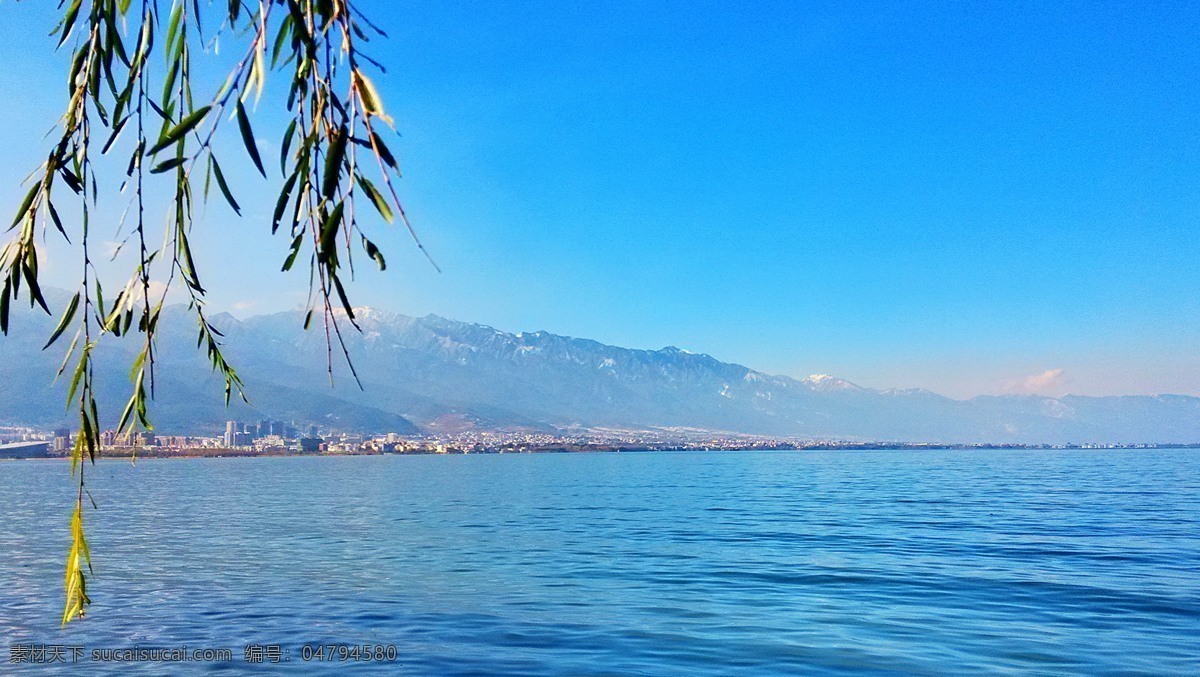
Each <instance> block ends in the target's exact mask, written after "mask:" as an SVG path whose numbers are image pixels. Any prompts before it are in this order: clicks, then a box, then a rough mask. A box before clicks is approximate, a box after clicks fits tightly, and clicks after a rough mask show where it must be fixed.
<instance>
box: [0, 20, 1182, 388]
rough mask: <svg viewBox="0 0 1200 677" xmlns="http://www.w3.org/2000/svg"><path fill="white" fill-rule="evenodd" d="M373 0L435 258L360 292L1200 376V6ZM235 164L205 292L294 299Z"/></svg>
mask: <svg viewBox="0 0 1200 677" xmlns="http://www.w3.org/2000/svg"><path fill="white" fill-rule="evenodd" d="M362 4H363V6H364V8H366V9H367V10H368V11H369V12H370V14H371V16H372V17H373V18H374V19H375V20H376V21H377V22H378V23H380V24H382V25H383V26H385V27H386V29H387V30H388V31H389V33H390V35H391V39H390V40H387V41H384V42H379V41H376V42H373V43H372V46H373V49H372V51H371V53H372V54H373V55H374V56H375V57H376V58H377V59H378V60H380V61H382V62H383V63H385V64H386V65H387V66H388V69H389V72H388V74H387V75H385V76H381V77H379V78H378V79H377V84H378V85H379V88H380V90H381V93H382V94H383V96H384V98H385V100H386V102H387V105H388V109H389V112H390V113H391V114H392V115H393V116H394V117H395V118H396V123H397V128H398V130H399V131H400V133H401V134H402V137H401V138H400V139H399V140H398V141H397V142H396V144H395V145H396V147H397V149H398V151H399V155H400V157H401V161H402V164H403V166H404V169H405V178H404V180H403V181H402V182H401V186H400V188H401V193H402V198H403V199H404V200H405V203H406V206H407V208H408V209H409V210H410V213H411V215H412V217H413V219H414V221H415V223H416V225H417V228H418V229H419V230H420V232H421V235H422V237H423V239H424V240H425V241H426V244H427V246H428V247H429V249H430V250H431V251H432V253H433V255H434V256H435V258H436V259H437V260H438V262H439V263H440V264H441V265H442V267H443V268H444V272H443V273H441V274H437V273H435V272H434V271H433V270H432V268H431V267H429V266H428V265H427V264H425V263H423V261H422V260H421V258H420V257H419V255H417V253H416V252H415V250H414V248H413V247H412V246H411V245H410V244H409V243H408V242H407V241H406V239H405V237H404V236H403V234H402V233H401V232H400V231H397V230H394V229H391V230H388V229H385V228H383V227H382V226H381V227H380V230H379V231H378V232H379V233H380V235H379V237H378V240H379V241H380V243H381V244H382V245H385V246H386V249H385V251H386V252H387V253H388V254H389V262H390V263H391V264H392V265H391V266H390V267H389V270H388V271H387V273H385V274H382V275H380V274H378V273H374V272H369V271H367V272H362V274H361V275H360V276H359V279H358V281H357V283H356V285H355V289H354V296H355V299H356V301H357V302H359V303H362V304H369V305H375V306H380V307H385V308H389V309H392V310H396V311H398V312H404V313H408V314H424V313H429V312H433V313H437V314H441V315H446V316H449V317H454V318H456V319H463V320H470V321H476V322H482V323H486V324H490V325H493V326H496V327H498V328H501V329H506V330H511V331H520V330H537V329H545V330H548V331H553V332H556V333H562V334H568V335H575V336H586V337H590V338H595V339H597V340H601V341H604V342H608V343H615V344H619V345H625V346H630V347H642V348H658V347H662V346H664V345H668V344H673V345H679V346H681V347H684V348H688V349H691V350H696V351H702V352H707V353H710V354H712V355H714V356H716V357H718V358H720V359H724V360H729V361H736V362H740V363H743V364H746V365H748V366H751V367H755V368H758V369H762V370H765V371H769V372H773V373H785V374H789V375H793V376H803V375H806V374H809V373H818V372H827V373H832V374H836V375H838V376H842V377H844V378H848V379H850V380H853V381H855V382H857V383H860V384H862V385H867V386H872V387H917V386H919V387H927V388H930V389H932V390H936V391H938V392H943V393H946V394H950V395H953V396H960V397H965V396H971V395H976V394H980V393H1003V392H1044V393H1048V394H1061V393H1065V392H1075V393H1082V394H1112V393H1158V392H1177V393H1189V394H1198V395H1200V350H1198V348H1200V326H1198V320H1200V312H1198V311H1200V303H1198V302H1197V300H1196V297H1197V294H1196V291H1197V290H1198V289H1200V266H1198V265H1197V256H1198V254H1200V7H1198V6H1197V5H1195V4H1194V3H1166V2H1163V3H1153V4H1143V3H1125V4H1119V3H1103V4H1101V3H1054V4H1053V6H1051V4H1050V3H893V4H885V3H874V2H872V3H862V4H853V3H828V4H818V3H798V2H781V3H770V2H755V3H734V2H723V3H718V2H689V3H635V2H629V3H619V2H612V3H537V2H521V3H516V2H511V3H509V2H495V3H460V4H455V3H448V2H437V3H433V2H406V1H396V2H390V1H389V2H384V1H383V0H375V1H373V2H363V3H362ZM52 10H53V3H18V4H8V5H6V6H4V7H3V9H2V10H0V11H3V13H4V18H5V21H4V22H3V24H2V25H3V28H2V29H0V30H2V31H3V35H2V38H3V39H0V58H2V59H3V63H6V64H10V66H7V67H5V68H3V69H0V93H3V95H4V97H5V98H6V99H7V101H6V102H5V106H4V107H3V111H0V123H2V124H3V129H5V130H6V133H5V141H6V144H5V145H6V151H5V154H4V160H5V161H4V162H3V163H2V164H3V166H2V167H0V182H2V183H0V205H2V204H8V205H10V206H9V207H6V209H8V210H9V211H11V210H12V209H13V208H15V204H16V201H17V200H18V199H19V194H20V190H19V189H18V188H17V184H18V183H19V181H20V180H21V179H22V178H23V177H24V175H25V174H26V173H27V172H28V171H29V170H30V169H32V168H33V167H34V166H35V165H36V164H37V162H38V161H39V160H40V155H41V154H42V152H43V150H42V149H43V147H44V145H45V143H46V142H45V141H44V140H42V139H41V138H40V136H41V134H43V133H44V132H45V131H46V129H48V127H49V124H50V122H51V121H52V120H53V119H54V117H55V116H56V115H57V114H58V111H60V110H61V107H62V106H63V104H64V94H63V92H64V87H62V85H61V84H60V81H61V80H62V77H63V76H62V72H63V68H64V63H63V59H62V58H61V57H59V58H44V57H43V55H46V54H48V53H49V50H50V49H51V48H52V46H53V44H52V43H51V42H50V40H49V38H48V37H45V35H46V33H47V32H48V31H49V29H50V27H51V26H52V25H53V21H52V19H51V15H52ZM15 63H21V64H22V65H23V67H21V68H14V67H12V66H11V64H15ZM214 72H215V70H214ZM279 94H280V92H279V91H278V90H275V89H274V88H271V87H269V88H268V91H267V94H266V95H265V96H264V100H263V102H262V104H261V105H260V107H259V110H258V112H257V114H256V125H257V126H258V130H259V132H260V133H261V134H263V135H264V136H272V137H277V136H278V132H279V131H281V127H280V125H279V124H278V120H279V116H278V113H277V109H278V108H279V107H280V103H279V99H278V95H279ZM277 143H278V142H277V141H276V140H275V139H274V138H272V139H268V140H266V141H265V142H264V144H263V145H264V155H270V154H272V153H273V152H274V150H275V148H277V145H276V144H277ZM232 150H236V149H232ZM226 155H230V156H234V155H235V153H231V152H227V153H226ZM230 164H231V162H230V161H229V160H225V161H224V162H223V165H225V166H226V172H227V173H228V174H231V175H233V176H234V177H235V178H236V183H237V184H238V185H237V187H236V188H235V192H236V193H237V194H238V198H239V200H240V201H242V203H243V205H244V206H245V207H246V209H245V212H246V217H245V218H243V219H241V220H238V219H236V218H235V217H233V215H232V214H231V213H230V212H228V210H227V209H223V206H222V205H220V204H216V203H214V204H213V205H211V206H210V208H209V210H208V213H207V215H206V217H205V218H204V219H203V220H202V221H201V222H200V223H198V224H197V228H201V229H204V230H203V231H200V232H208V233H211V234H212V235H213V238H212V239H211V240H210V241H209V242H208V243H207V244H206V245H204V246H202V247H201V248H200V252H199V253H200V257H201V261H200V264H201V265H202V266H203V268H204V269H207V270H208V271H209V272H208V280H207V283H208V285H209V286H210V289H211V292H212V296H211V298H212V304H213V306H214V307H216V308H224V309H230V310H232V311H233V312H234V313H235V314H242V315H246V314H254V313H259V312H267V311H272V310H280V309H290V308H293V307H296V306H297V305H298V304H299V303H302V300H303V296H304V292H305V289H306V284H307V277H306V275H304V274H293V275H279V274H276V273H275V271H277V270H278V266H279V263H280V262H281V260H282V258H283V256H284V254H285V248H286V245H287V242H285V241H284V239H283V238H278V239H272V238H271V237H270V236H269V225H268V224H267V223H266V219H267V214H268V213H269V211H270V208H271V205H272V204H273V196H272V193H273V191H274V190H275V189H276V188H277V186H278V184H279V177H277V176H272V177H271V179H270V180H268V181H264V180H262V179H261V178H258V177H257V175H255V174H254V173H253V172H252V170H251V171H248V170H249V167H248V163H244V162H243V163H242V167H241V168H240V169H239V168H230V167H229V165H230ZM234 164H236V163H234ZM118 211H119V210H118ZM197 239H198V240H199V239H201V238H200V237H197ZM55 252H56V250H55V248H54V247H53V246H51V247H50V254H51V256H52V257H53V256H55V255H56V254H55ZM64 258H65V254H61V255H59V259H58V260H54V261H51V262H50V265H49V266H48V268H49V271H50V272H49V274H50V275H51V276H52V277H54V278H56V279H61V285H63V286H67V285H69V284H70V283H71V279H72V278H71V274H70V271H71V270H73V269H74V268H73V267H72V266H70V265H69V264H67V263H66V262H65V261H64ZM60 264H61V265H60ZM364 268H365V267H364Z"/></svg>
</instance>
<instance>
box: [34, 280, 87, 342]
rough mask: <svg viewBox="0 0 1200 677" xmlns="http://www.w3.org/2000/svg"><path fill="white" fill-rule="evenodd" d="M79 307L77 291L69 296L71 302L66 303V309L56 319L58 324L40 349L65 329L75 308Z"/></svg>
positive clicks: (73, 315)
mask: <svg viewBox="0 0 1200 677" xmlns="http://www.w3.org/2000/svg"><path fill="white" fill-rule="evenodd" d="M77 308H79V292H75V296H73V297H71V302H70V303H68V304H67V309H66V311H64V312H63V316H62V319H60V320H59V321H58V326H56V327H55V328H54V331H53V332H52V333H51V334H50V340H48V341H46V345H44V346H42V350H45V349H47V348H49V347H50V346H51V345H52V344H53V343H54V342H55V341H57V340H58V337H59V336H62V333H63V332H64V331H66V329H67V326H69V325H70V324H71V320H72V319H74V318H75V310H76V309H77Z"/></svg>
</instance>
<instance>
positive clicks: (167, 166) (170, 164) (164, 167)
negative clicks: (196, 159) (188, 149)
mask: <svg viewBox="0 0 1200 677" xmlns="http://www.w3.org/2000/svg"><path fill="white" fill-rule="evenodd" d="M184 162H187V160H186V159H185V158H181V157H173V158H171V159H169V160H164V161H163V162H160V163H159V164H158V165H156V166H155V167H154V169H151V170H150V173H151V174H162V173H163V172H169V171H171V170H172V169H175V168H176V167H178V166H179V165H181V164H183V163H184Z"/></svg>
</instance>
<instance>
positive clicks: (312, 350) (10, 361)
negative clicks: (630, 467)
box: [0, 309, 1200, 443]
mask: <svg viewBox="0 0 1200 677" xmlns="http://www.w3.org/2000/svg"><path fill="white" fill-rule="evenodd" d="M358 315H359V316H358V321H359V324H360V325H361V327H362V329H363V331H362V333H358V332H353V331H350V332H348V333H346V338H347V343H348V345H349V348H350V351H351V354H352V355H353V356H354V362H355V366H356V367H357V369H358V373H359V376H360V377H361V380H362V382H363V386H364V390H361V391H360V390H359V389H358V388H357V387H356V386H355V385H354V382H353V379H352V378H351V377H350V375H349V373H348V371H347V370H346V368H345V367H344V365H342V364H341V363H340V362H339V361H338V360H337V356H336V351H335V368H334V376H335V381H336V387H333V388H330V386H329V375H328V373H327V371H326V346H325V339H324V333H323V332H322V331H309V332H305V331H303V330H302V329H301V322H302V316H301V314H300V313H278V314H274V315H264V316H258V317H253V318H249V319H247V320H245V321H239V320H236V319H234V318H233V317H231V316H228V315H222V316H218V317H216V318H214V322H215V323H217V324H218V325H219V326H220V327H221V329H222V331H223V332H224V333H225V334H226V345H227V352H228V356H229V358H230V360H231V362H232V363H234V364H235V365H236V366H237V368H238V369H239V372H240V373H241V374H242V375H243V377H244V379H245V381H246V383H247V387H248V390H249V395H250V397H251V401H252V403H253V407H246V406H245V405H241V404H235V405H234V406H233V407H232V408H231V409H230V410H226V409H225V408H224V406H223V404H222V402H221V395H220V392H221V385H220V384H219V383H218V382H217V380H216V379H215V377H214V376H212V374H211V372H210V370H209V368H208V365H207V363H206V362H205V361H204V359H203V355H201V354H199V353H197V352H196V351H195V350H194V348H195V336H194V333H193V329H192V327H193V326H194V325H193V324H192V321H191V320H190V319H189V318H188V316H187V314H186V313H185V312H184V311H183V309H170V310H169V312H168V313H167V315H166V317H165V318H164V321H163V334H162V336H161V337H160V345H161V350H160V363H159V369H158V375H159V379H158V386H159V389H158V401H157V405H156V409H155V417H156V420H157V421H158V422H159V427H160V429H162V430H172V431H176V430H178V431H184V430H188V431H192V430H197V431H199V430H207V431H215V430H217V429H219V427H220V424H221V422H222V421H223V420H225V419H226V418H239V419H245V420H255V419H258V418H278V419H285V420H294V421H296V422H297V423H301V424H307V423H318V424H323V425H329V426H336V427H344V428H349V429H362V430H367V431H381V430H395V431H397V432H408V431H411V430H412V427H411V424H410V423H409V421H414V422H416V423H417V424H418V425H425V426H428V425H431V424H434V425H435V424H439V423H443V422H445V421H447V420H453V421H454V422H455V423H454V425H459V426H461V425H475V426H478V427H484V428H505V427H507V428H512V427H525V428H530V427H532V428H537V427H543V428H548V427H550V426H554V427H566V426H624V427H652V426H690V427H697V428H707V429H713V430H730V431H739V432H747V433H761V434H773V435H800V436H812V437H821V438H855V439H870V440H897V441H929V442H981V441H987V442H1034V443H1036V442H1048V443H1063V442H1076V443H1082V442H1186V441H1196V440H1200V399H1198V398H1193V397H1184V396H1157V397H1104V398H1095V397H1078V396H1068V397H1064V398H1061V399H1051V398H1045V397H1032V396H1005V397H978V398H974V399H972V400H967V401H961V400H953V399H950V398H946V397H942V396H940V395H937V394H934V393H930V392H928V391H923V390H892V391H876V390H870V389H866V388H860V387H858V386H855V385H854V384H851V383H847V382H846V381H843V380H840V379H837V378H834V377H830V376H821V377H812V378H809V379H803V380H797V379H791V378H787V377H782V376H771V375H768V374H764V373H761V372H757V371H754V370H752V369H748V368H747V367H744V366H741V365H737V364H730V363H725V362H720V361H718V360H716V359H714V358H712V357H710V356H708V355H700V354H693V353H689V352H687V351H683V350H679V349H677V348H673V347H668V348H663V349H662V350H631V349H626V348H618V347H615V346H608V345H604V344H601V343H598V342H596V341H591V340H587V339H576V338H569V337H565V336H557V335H554V334H549V333H546V332H533V333H518V334H511V333H506V332H502V331H498V330H495V329H492V328H490V327H485V326H482V325H477V324H469V323H464V322H456V321H453V320H447V319H444V318H440V317H437V316H428V317H423V318H413V317H407V316H404V315H398V314H393V313H388V312H383V311H379V310H369V309H362V310H360V311H359V314H358ZM52 323H53V322H52V320H50V319H48V318H45V317H44V316H41V317H36V316H35V315H33V314H30V313H28V312H27V311H22V312H21V313H20V314H19V315H18V316H17V317H15V318H14V322H13V325H14V327H13V332H12V335H11V336H9V337H7V338H0V379H3V381H2V382H3V384H4V393H3V395H2V396H0V420H11V421H28V422H31V423H41V424H45V423H48V422H52V421H57V420H60V419H62V418H63V413H62V412H63V409H62V394H61V392H58V393H52V392H51V391H50V390H49V389H48V388H47V385H46V384H47V383H48V382H49V379H50V377H51V375H52V374H53V371H54V369H56V368H57V364H58V361H59V360H60V359H61V353H62V349H63V348H65V344H64V346H62V347H61V348H60V347H59V346H55V347H54V348H52V349H51V350H50V351H47V352H46V353H42V352H40V351H39V348H40V346H41V343H42V342H43V340H44V339H43V337H44V336H46V335H47V333H48V331H49V329H50V325H52ZM126 343H127V345H123V344H126ZM110 350H112V353H113V354H112V355H111V358H112V359H111V361H110V362H106V363H105V365H104V367H103V368H102V375H103V376H104V388H103V391H102V396H103V397H104V401H105V403H108V402H111V403H112V404H111V406H110V407H109V408H110V409H112V410H119V408H120V404H121V402H123V398H124V397H126V389H127V387H128V381H127V380H126V379H127V375H126V372H125V369H126V368H127V367H126V366H125V365H127V364H128V360H129V356H130V354H131V353H132V351H133V350H134V344H133V343H132V342H123V341H115V342H112V347H111V348H110ZM59 390H60V391H61V388H59ZM114 414H115V412H114Z"/></svg>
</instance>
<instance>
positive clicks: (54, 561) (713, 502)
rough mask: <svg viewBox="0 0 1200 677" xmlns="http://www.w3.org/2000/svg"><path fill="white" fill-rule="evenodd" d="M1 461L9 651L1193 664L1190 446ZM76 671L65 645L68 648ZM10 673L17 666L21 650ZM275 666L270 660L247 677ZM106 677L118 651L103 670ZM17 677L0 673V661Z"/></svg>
mask: <svg viewBox="0 0 1200 677" xmlns="http://www.w3.org/2000/svg"><path fill="white" fill-rule="evenodd" d="M88 472H89V477H90V478H92V479H91V481H90V485H91V488H92V493H93V495H94V496H95V498H96V501H97V502H98V503H99V510H91V509H89V510H88V512H87V513H86V520H87V526H88V529H89V531H90V534H91V540H92V549H93V553H94V557H95V567H96V572H95V576H94V577H93V578H92V582H91V588H90V590H91V593H92V597H93V600H94V604H93V606H92V607H91V610H90V613H89V616H88V618H86V619H85V620H83V621H81V622H77V623H73V624H71V625H70V626H68V627H67V628H66V629H65V630H64V629H60V628H59V626H58V615H59V613H60V611H61V595H62V560H63V556H64V554H65V549H66V540H67V530H66V521H67V517H68V511H69V507H70V504H71V500H72V488H71V481H70V478H69V477H68V473H67V468H66V465H65V464H64V463H62V462H49V461H16V462H0V661H6V660H7V659H8V658H9V656H8V654H7V653H6V650H7V649H8V648H9V647H11V646H13V645H17V644H22V643H27V644H29V643H32V644H51V645H54V644H60V645H77V646H83V647H85V648H86V651H88V652H89V653H90V651H91V650H92V649H94V648H131V647H133V646H134V645H137V646H138V647H142V648H145V647H174V646H179V645H185V644H186V645H187V646H188V647H189V648H229V649H231V650H232V652H233V655H234V660H233V661H231V662H226V663H215V664H214V663H202V664H201V663H192V664H187V665H170V666H166V667H164V666H163V664H140V665H130V664H122V665H120V666H119V667H120V669H121V672H122V673H130V672H138V671H140V672H142V673H144V674H162V673H164V672H165V671H167V669H168V668H169V669H170V671H171V672H179V671H183V670H184V669H187V670H191V671H197V672H201V671H221V670H225V671H237V672H240V671H243V670H246V669H247V668H252V667H255V666H254V665H250V664H247V663H245V662H244V658H245V655H244V647H245V646H246V645H263V644H278V645H280V646H281V647H282V648H283V650H285V651H286V652H287V658H288V659H290V660H289V661H288V667H289V668H292V669H294V670H297V671H309V672H325V673H328V674H336V673H339V672H340V671H342V670H343V669H344V668H345V664H342V663H338V662H305V661H303V660H302V656H301V653H302V651H303V649H302V647H303V646H304V645H314V644H343V645H348V644H384V645H394V646H395V647H396V653H397V659H396V660H395V661H394V662H391V663H386V664H365V663H364V664H360V665H356V666H355V667H358V668H362V669H367V670H371V669H372V668H374V669H376V670H379V671H381V672H383V671H386V672H399V673H407V674H436V675H441V674H596V675H599V674H614V675H624V674H650V675H660V674H748V675H749V674H752V675H761V674H780V673H803V674H812V673H822V672H824V673H849V672H895V673H922V674H949V673H964V672H983V673H1014V674H1030V673H1045V674H1051V673H1053V674H1062V673H1088V674H1101V673H1117V672H1120V673H1136V672H1143V673H1152V674H1164V673H1172V674H1187V673H1190V674H1200V450H1153V451H1013V450H995V451H879V452H704V453H701V452H693V453H661V452H660V453H621V454H546V455H512V454H509V455H500V456H478V455H476V456H412V457H401V456H383V457H350V458H266V459H206V460H200V459H195V460H191V459H183V460H162V461H152V460H145V461H139V462H138V464H137V465H136V466H131V465H130V464H129V463H128V462H127V461H125V462H122V461H103V462H101V463H100V464H98V465H97V466H95V467H94V468H88ZM85 659H86V657H85ZM26 667H28V666H26ZM267 667H270V666H267ZM109 669H112V670H114V671H115V670H116V669H117V668H116V666H111V665H110V666H109ZM6 670H8V671H13V672H17V673H18V674H19V673H21V672H22V670H17V669H16V668H14V666H13V665H11V664H5V663H0V673H3V672H5V671H6Z"/></svg>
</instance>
